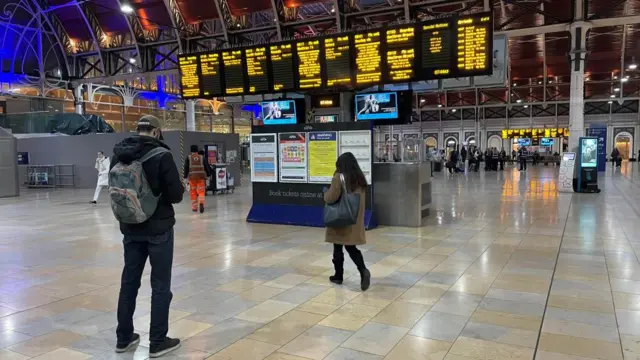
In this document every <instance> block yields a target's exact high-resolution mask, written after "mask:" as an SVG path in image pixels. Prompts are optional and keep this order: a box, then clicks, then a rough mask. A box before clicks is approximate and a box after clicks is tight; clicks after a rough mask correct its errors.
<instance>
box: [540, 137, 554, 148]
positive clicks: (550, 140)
mask: <svg viewBox="0 0 640 360" xmlns="http://www.w3.org/2000/svg"><path fill="white" fill-rule="evenodd" d="M551 145H553V138H542V139H540V146H551Z"/></svg>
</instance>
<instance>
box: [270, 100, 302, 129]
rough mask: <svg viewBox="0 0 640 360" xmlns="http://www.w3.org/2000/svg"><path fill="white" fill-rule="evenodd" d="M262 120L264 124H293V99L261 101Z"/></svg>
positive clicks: (294, 114) (294, 108) (294, 118)
mask: <svg viewBox="0 0 640 360" xmlns="http://www.w3.org/2000/svg"><path fill="white" fill-rule="evenodd" d="M262 121H263V124H264V125H283V124H295V123H296V122H297V121H296V103H295V102H294V101H293V100H279V101H265V102H263V103H262Z"/></svg>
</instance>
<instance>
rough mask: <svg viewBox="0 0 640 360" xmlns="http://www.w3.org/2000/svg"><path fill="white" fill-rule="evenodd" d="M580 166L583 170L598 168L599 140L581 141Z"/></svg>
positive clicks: (588, 139)
mask: <svg viewBox="0 0 640 360" xmlns="http://www.w3.org/2000/svg"><path fill="white" fill-rule="evenodd" d="M580 141H581V144H580V151H581V153H580V155H581V156H580V166H582V167H583V168H594V167H598V139H596V138H582V139H580Z"/></svg>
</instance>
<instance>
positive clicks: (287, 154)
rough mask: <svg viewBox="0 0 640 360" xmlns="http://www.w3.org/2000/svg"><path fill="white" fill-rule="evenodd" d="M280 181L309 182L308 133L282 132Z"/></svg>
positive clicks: (279, 135) (280, 135) (280, 137)
mask: <svg viewBox="0 0 640 360" xmlns="http://www.w3.org/2000/svg"><path fill="white" fill-rule="evenodd" d="M278 138H279V142H280V182H304V183H306V182H307V133H304V132H299V133H298V132H297V133H280V134H278Z"/></svg>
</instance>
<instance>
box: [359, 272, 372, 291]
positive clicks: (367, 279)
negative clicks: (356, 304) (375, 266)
mask: <svg viewBox="0 0 640 360" xmlns="http://www.w3.org/2000/svg"><path fill="white" fill-rule="evenodd" d="M369 285H371V273H370V272H369V269H367V268H364V269H362V270H360V289H362V291H366V290H367V289H368V288H369Z"/></svg>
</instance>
